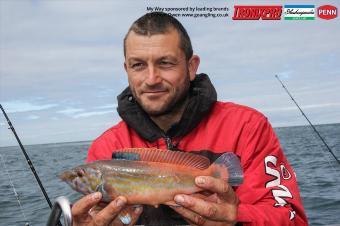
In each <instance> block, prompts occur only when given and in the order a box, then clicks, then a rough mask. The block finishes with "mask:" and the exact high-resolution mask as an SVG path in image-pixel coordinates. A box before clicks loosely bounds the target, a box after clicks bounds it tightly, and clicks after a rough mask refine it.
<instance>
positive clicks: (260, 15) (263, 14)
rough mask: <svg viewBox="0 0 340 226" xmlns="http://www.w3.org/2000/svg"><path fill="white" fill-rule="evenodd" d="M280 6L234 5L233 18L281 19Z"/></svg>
mask: <svg viewBox="0 0 340 226" xmlns="http://www.w3.org/2000/svg"><path fill="white" fill-rule="evenodd" d="M281 14H282V6H280V5H276V6H259V5H256V6H240V5H235V6H234V16H233V20H259V19H262V20H281Z"/></svg>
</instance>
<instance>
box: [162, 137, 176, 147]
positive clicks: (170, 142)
mask: <svg viewBox="0 0 340 226" xmlns="http://www.w3.org/2000/svg"><path fill="white" fill-rule="evenodd" d="M164 140H165V144H166V148H167V149H168V150H172V149H173V148H174V145H173V144H172V140H171V138H170V137H168V136H165V137H164Z"/></svg>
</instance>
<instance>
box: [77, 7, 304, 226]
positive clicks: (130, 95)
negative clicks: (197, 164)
mask: <svg viewBox="0 0 340 226" xmlns="http://www.w3.org/2000/svg"><path fill="white" fill-rule="evenodd" d="M124 55H125V63H124V67H125V70H126V72H127V75H128V81H129V87H128V88H126V89H125V90H124V91H123V92H122V93H121V94H120V95H119V96H118V112H119V115H120V116H121V118H122V119H123V121H121V122H120V123H118V124H117V125H115V126H114V127H112V128H110V129H109V130H107V131H106V132H105V133H103V134H102V135H101V136H100V137H99V138H97V139H96V140H95V141H94V142H93V144H92V146H91V147H90V150H89V153H88V157H87V161H94V160H99V159H111V158H112V153H113V152H114V151H115V150H119V149H123V148H131V147H150V148H151V147H152V148H161V149H169V150H181V151H191V152H194V153H196V154H201V155H205V156H207V157H208V158H210V160H211V161H214V160H215V159H216V158H217V157H218V156H220V155H221V154H222V153H224V152H226V151H232V152H234V153H235V154H236V155H237V156H238V157H239V158H240V162H241V165H242V168H243V171H244V182H243V184H242V185H241V186H239V187H234V188H233V187H231V186H230V185H228V184H227V183H226V182H225V181H222V180H219V179H215V178H212V177H197V178H196V180H195V182H196V184H197V186H198V187H201V188H203V189H204V190H206V191H207V192H210V194H209V195H207V194H206V195H202V194H194V195H182V194H179V195H176V196H175V198H174V201H175V202H176V203H177V204H179V207H168V206H163V205H161V206H160V207H159V208H157V209H156V208H153V207H150V206H144V207H143V209H142V208H141V207H138V208H133V207H127V206H126V198H125V197H118V198H117V199H116V200H114V201H112V202H111V203H110V204H108V205H107V206H106V207H104V208H99V210H98V208H96V207H95V206H96V205H97V204H98V203H99V202H100V199H101V194H100V193H94V194H91V195H88V196H85V197H84V198H82V199H81V200H79V201H78V202H76V203H75V204H74V206H73V208H72V213H73V217H74V225H110V224H113V225H122V223H121V222H120V220H119V219H118V217H117V215H118V214H119V213H120V211H121V210H123V209H124V211H125V212H126V211H128V212H129V213H130V216H131V218H132V222H131V223H130V225H133V224H135V223H137V224H146V225H179V224H191V225H214V226H218V225H235V224H236V223H237V224H243V225H307V219H306V216H305V214H304V210H303V206H302V203H301V199H300V195H299V191H298V187H297V182H296V178H295V175H294V173H293V170H292V168H291V167H290V165H289V163H288V161H287V159H286V157H285V156H284V154H283V152H282V150H281V147H280V144H279V141H278V139H277V138H276V135H275V133H274V131H273V129H272V128H271V126H270V124H269V122H268V121H267V119H266V118H265V117H264V116H263V115H262V114H261V113H259V112H257V111H255V110H253V109H251V108H248V107H245V106H240V105H236V104H233V103H223V102H219V101H216V96H217V95H216V91H215V89H214V87H213V85H212V84H211V82H210V80H209V78H208V76H207V75H205V74H199V75H196V72H197V69H198V66H199V63H200V59H199V57H198V56H196V55H193V50H192V47H191V42H190V38H189V36H188V34H187V32H186V30H185V29H184V27H183V26H182V25H181V24H180V23H179V22H178V21H177V20H176V19H175V18H173V17H171V16H169V15H167V14H164V13H157V12H156V13H149V14H146V15H144V16H142V17H141V18H139V19H138V20H137V21H135V22H134V23H133V25H132V26H131V28H130V29H129V31H128V33H127V35H126V37H125V39H124ZM203 150H205V151H203ZM96 209H97V210H96Z"/></svg>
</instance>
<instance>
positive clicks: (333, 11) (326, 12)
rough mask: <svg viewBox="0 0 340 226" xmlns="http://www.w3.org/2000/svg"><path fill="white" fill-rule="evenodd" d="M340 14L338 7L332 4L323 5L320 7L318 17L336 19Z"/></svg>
mask: <svg viewBox="0 0 340 226" xmlns="http://www.w3.org/2000/svg"><path fill="white" fill-rule="evenodd" d="M337 16H338V9H337V8H336V7H335V6H332V5H323V6H320V7H319V8H318V17H320V18H321V19H325V20H330V19H334V18H336V17H337Z"/></svg>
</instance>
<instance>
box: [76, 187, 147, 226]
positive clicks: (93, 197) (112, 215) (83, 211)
mask: <svg viewBox="0 0 340 226" xmlns="http://www.w3.org/2000/svg"><path fill="white" fill-rule="evenodd" d="M101 198H102V195H101V193H100V192H96V193H92V194H90V195H86V196H84V197H83V198H81V199H80V200H78V201H77V202H76V203H75V204H74V205H73V206H72V218H73V226H104V225H105V226H107V225H114V226H122V225H123V223H122V222H121V220H120V219H119V217H118V215H119V214H121V213H123V215H126V214H127V213H128V214H129V215H130V217H131V222H130V223H129V224H128V225H134V224H135V223H136V221H137V220H138V217H139V215H140V214H141V213H142V211H143V210H142V207H138V208H135V209H134V208H133V207H131V206H127V207H126V202H127V200H126V198H125V197H123V196H119V197H117V198H116V199H115V200H113V201H112V202H110V203H109V204H107V206H105V207H102V206H101V205H100V200H101ZM124 207H126V208H124ZM122 211H123V212H122Z"/></svg>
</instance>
